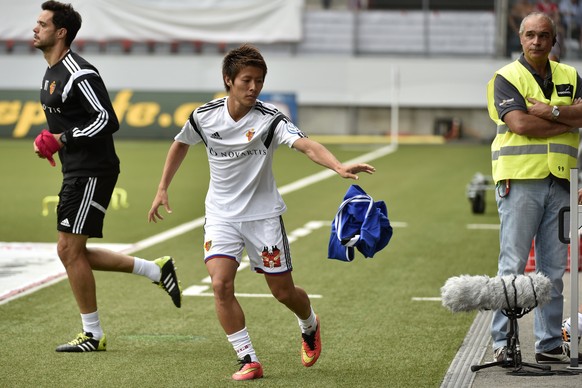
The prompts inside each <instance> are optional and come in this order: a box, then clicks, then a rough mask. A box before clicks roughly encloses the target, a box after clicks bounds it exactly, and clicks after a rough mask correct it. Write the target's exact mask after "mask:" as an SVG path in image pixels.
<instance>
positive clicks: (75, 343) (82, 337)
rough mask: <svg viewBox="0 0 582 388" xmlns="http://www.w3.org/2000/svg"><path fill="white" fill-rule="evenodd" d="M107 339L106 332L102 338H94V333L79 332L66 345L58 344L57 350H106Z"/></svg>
mask: <svg viewBox="0 0 582 388" xmlns="http://www.w3.org/2000/svg"><path fill="white" fill-rule="evenodd" d="M106 347H107V340H106V339H105V334H103V337H101V339H100V340H96V339H93V334H92V333H79V335H77V338H75V339H74V340H72V341H70V342H67V343H66V344H64V345H59V346H57V349H56V351H57V352H68V353H81V352H96V351H100V350H106Z"/></svg>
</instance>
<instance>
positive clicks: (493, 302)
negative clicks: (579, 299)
mask: <svg viewBox="0 0 582 388" xmlns="http://www.w3.org/2000/svg"><path fill="white" fill-rule="evenodd" d="M551 288H552V284H551V281H550V279H549V278H548V277H546V276H545V275H542V274H539V273H534V274H529V275H505V276H497V277H494V278H490V277H488V276H485V275H478V276H469V275H461V276H455V277H452V278H449V279H448V280H447V281H446V282H445V285H444V286H443V287H441V298H442V304H443V306H444V307H446V308H447V309H449V310H451V311H452V312H454V313H456V312H460V311H472V310H512V309H518V308H523V309H532V308H534V307H536V306H540V305H543V304H546V303H548V302H549V301H550V290H551Z"/></svg>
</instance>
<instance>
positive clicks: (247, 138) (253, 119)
mask: <svg viewBox="0 0 582 388" xmlns="http://www.w3.org/2000/svg"><path fill="white" fill-rule="evenodd" d="M227 100H228V97H223V98H219V99H216V100H212V101H210V102H208V103H206V104H204V105H202V106H200V107H198V108H197V109H196V110H194V112H192V114H191V115H190V117H189V119H188V121H187V122H186V124H184V127H182V130H181V131H180V133H179V134H178V135H176V137H175V138H174V139H175V140H176V141H179V142H181V143H185V144H189V145H193V144H196V143H199V142H203V143H204V145H205V146H206V153H207V155H208V164H209V166H210V184H209V187H208V193H207V194H206V202H205V204H206V217H208V218H212V219H220V220H226V221H235V222H241V221H253V220H261V219H265V218H270V217H276V216H279V215H281V214H283V213H284V212H285V210H286V206H285V202H283V198H281V195H280V194H279V191H278V190H277V186H276V184H275V178H274V176H273V171H272V164H273V153H274V152H275V149H276V148H277V147H278V146H279V145H280V144H286V145H287V146H288V147H291V146H292V145H293V143H294V142H295V141H296V140H297V139H300V138H302V137H306V136H305V134H303V133H302V132H301V131H300V130H299V129H298V128H297V127H296V126H295V125H293V123H291V121H290V120H289V119H288V118H287V117H286V116H285V115H283V114H282V113H280V112H279V111H278V110H277V108H276V107H275V106H274V105H272V104H268V103H265V102H262V101H259V100H257V102H256V104H255V106H254V107H253V108H252V109H251V110H250V112H249V113H247V114H246V116H244V117H243V118H242V119H240V120H239V121H236V122H235V121H234V120H233V119H232V117H231V116H230V114H229V113H228V108H227V104H226V103H227Z"/></svg>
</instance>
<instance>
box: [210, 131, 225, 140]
mask: <svg viewBox="0 0 582 388" xmlns="http://www.w3.org/2000/svg"><path fill="white" fill-rule="evenodd" d="M210 137H211V138H213V139H217V140H222V137H221V136H220V133H218V132H214V133H213V134H212V135H210Z"/></svg>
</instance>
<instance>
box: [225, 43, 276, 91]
mask: <svg viewBox="0 0 582 388" xmlns="http://www.w3.org/2000/svg"><path fill="white" fill-rule="evenodd" d="M247 66H254V67H258V68H259V69H261V70H262V71H263V77H266V76H267V63H266V62H265V60H264V59H263V56H262V55H261V53H260V52H259V50H258V49H257V48H256V47H255V46H253V45H251V44H248V43H246V44H243V45H242V46H240V47H238V48H235V49H232V50H230V51H229V52H228V53H227V54H226V56H225V57H224V60H223V61H222V78H223V82H224V87H225V89H226V91H227V92H228V91H230V86H228V85H227V84H226V81H224V77H225V76H226V77H228V78H229V79H230V80H232V81H234V79H235V78H236V76H237V75H238V73H240V71H241V70H242V69H243V68H245V67H247Z"/></svg>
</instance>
